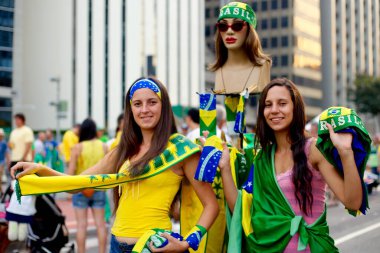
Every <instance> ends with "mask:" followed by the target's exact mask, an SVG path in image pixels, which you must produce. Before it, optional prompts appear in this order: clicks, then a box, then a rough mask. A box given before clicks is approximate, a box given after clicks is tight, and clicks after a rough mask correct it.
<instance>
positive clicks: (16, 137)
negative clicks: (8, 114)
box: [8, 113, 34, 167]
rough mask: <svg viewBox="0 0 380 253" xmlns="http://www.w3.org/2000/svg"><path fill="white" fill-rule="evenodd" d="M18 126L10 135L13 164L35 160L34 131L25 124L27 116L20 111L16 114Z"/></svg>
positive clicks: (9, 143)
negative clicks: (33, 152)
mask: <svg viewBox="0 0 380 253" xmlns="http://www.w3.org/2000/svg"><path fill="white" fill-rule="evenodd" d="M14 120H15V125H16V128H15V129H13V130H12V132H11V135H10V137H9V142H8V147H9V148H10V149H11V151H12V153H11V165H10V167H12V166H13V165H15V164H16V163H17V162H20V161H28V162H31V161H33V154H32V143H33V141H34V136H33V131H32V129H31V128H30V127H28V126H26V125H25V116H24V114H22V113H18V114H16V115H15V116H14Z"/></svg>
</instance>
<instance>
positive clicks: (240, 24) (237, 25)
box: [216, 22, 246, 32]
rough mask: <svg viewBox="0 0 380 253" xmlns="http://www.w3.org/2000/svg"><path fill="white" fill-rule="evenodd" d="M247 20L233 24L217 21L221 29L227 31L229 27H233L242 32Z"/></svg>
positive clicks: (217, 25) (234, 29)
mask: <svg viewBox="0 0 380 253" xmlns="http://www.w3.org/2000/svg"><path fill="white" fill-rule="evenodd" d="M245 24H246V22H234V23H232V25H229V24H227V23H224V22H223V23H222V22H218V23H216V27H218V29H219V31H221V32H227V30H228V28H231V29H232V30H233V31H235V32H240V31H241V30H242V29H243V27H244V26H245Z"/></svg>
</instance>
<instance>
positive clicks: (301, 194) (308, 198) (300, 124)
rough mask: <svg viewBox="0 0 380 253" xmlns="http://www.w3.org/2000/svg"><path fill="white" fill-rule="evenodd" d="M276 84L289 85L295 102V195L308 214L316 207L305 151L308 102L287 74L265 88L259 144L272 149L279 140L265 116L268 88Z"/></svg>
mask: <svg viewBox="0 0 380 253" xmlns="http://www.w3.org/2000/svg"><path fill="white" fill-rule="evenodd" d="M275 86H280V87H286V88H287V90H288V91H289V93H290V97H291V99H292V102H293V120H292V122H291V123H290V126H289V133H288V139H289V141H290V143H291V150H292V153H293V161H294V167H293V178H292V181H293V184H294V187H295V197H296V199H297V201H298V204H299V207H300V209H301V210H302V211H303V212H304V213H305V214H308V212H309V211H312V210H311V207H312V205H313V195H312V188H311V180H312V179H313V174H312V172H311V171H310V169H309V167H308V166H307V157H306V154H305V143H306V136H305V131H304V129H305V124H306V116H305V105H304V102H303V99H302V97H301V94H300V92H299V91H298V89H297V87H296V86H295V85H294V83H293V82H292V81H290V80H288V79H286V78H277V79H274V80H272V81H271V82H270V83H269V84H267V85H266V86H265V88H264V90H263V91H262V93H261V97H260V101H259V111H258V116H257V130H256V136H257V138H256V143H255V147H256V148H258V147H259V144H260V145H261V147H262V149H263V150H268V149H267V148H268V147H269V146H270V145H271V144H275V143H276V138H275V135H274V132H273V130H272V129H271V128H270V127H269V125H268V124H267V122H266V120H265V117H264V108H265V99H266V97H267V95H268V91H269V90H270V89H271V88H273V87H275Z"/></svg>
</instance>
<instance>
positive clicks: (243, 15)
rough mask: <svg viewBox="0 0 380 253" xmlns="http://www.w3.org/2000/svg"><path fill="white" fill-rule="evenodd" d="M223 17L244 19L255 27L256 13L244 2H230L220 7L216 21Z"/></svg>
mask: <svg viewBox="0 0 380 253" xmlns="http://www.w3.org/2000/svg"><path fill="white" fill-rule="evenodd" d="M224 18H238V19H241V20H244V21H246V22H247V23H248V24H250V25H252V26H253V28H255V29H256V24H257V20H256V14H255V12H254V11H253V9H252V8H251V6H249V5H248V4H246V3H240V2H231V3H228V4H226V5H225V6H223V7H222V8H221V9H220V13H219V18H218V21H219V20H221V19H224Z"/></svg>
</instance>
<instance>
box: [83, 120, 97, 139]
mask: <svg viewBox="0 0 380 253" xmlns="http://www.w3.org/2000/svg"><path fill="white" fill-rule="evenodd" d="M95 137H96V123H95V121H93V120H92V119H90V118H87V119H85V120H84V121H83V122H82V124H81V125H80V128H79V142H82V141H88V140H92V139H94V138H95Z"/></svg>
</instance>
